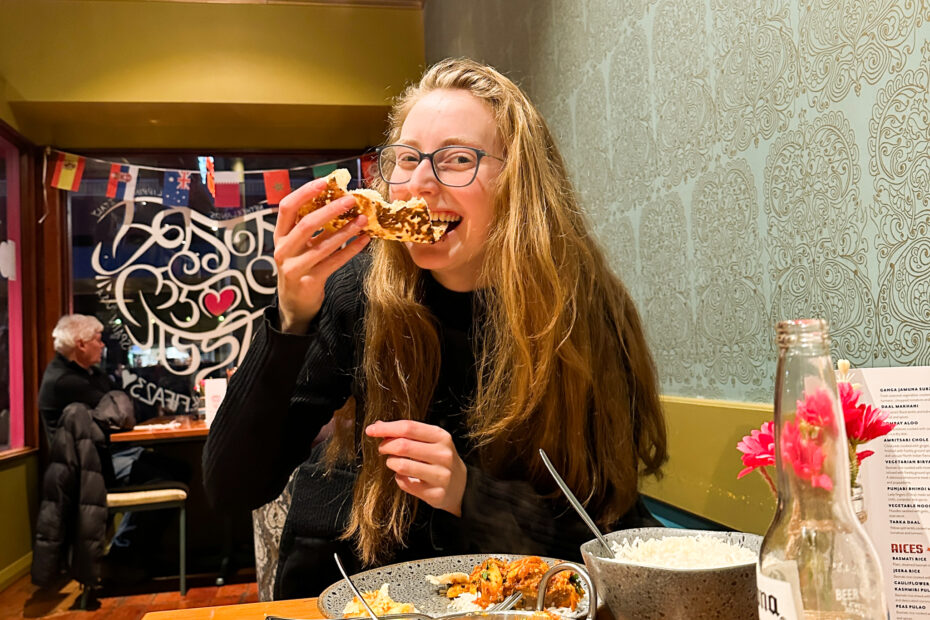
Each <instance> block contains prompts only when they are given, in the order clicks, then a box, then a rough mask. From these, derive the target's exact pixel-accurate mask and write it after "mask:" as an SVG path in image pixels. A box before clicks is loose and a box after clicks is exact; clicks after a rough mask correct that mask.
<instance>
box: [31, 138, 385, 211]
mask: <svg viewBox="0 0 930 620" xmlns="http://www.w3.org/2000/svg"><path fill="white" fill-rule="evenodd" d="M87 162H94V163H98V164H103V165H105V166H108V167H109V171H110V172H109V176H108V178H107V191H106V196H107V197H108V198H116V199H119V200H131V199H132V198H134V197H135V191H136V182H137V181H138V179H139V178H140V173H141V171H143V170H150V171H155V172H162V173H164V180H163V183H162V188H163V189H162V204H164V205H165V206H172V207H186V206H187V205H188V204H189V201H190V189H191V179H192V178H193V176H194V175H198V176H199V177H200V178H201V179H202V180H203V184H204V186H206V187H207V189H208V191H209V192H210V194H211V196H212V197H213V200H214V205H215V206H216V207H217V208H218V209H237V208H240V207H241V206H242V204H241V194H240V183H241V182H243V181H244V176H243V175H249V174H260V175H262V177H263V181H264V187H265V195H266V201H267V203H268V204H270V205H277V204H279V203H280V202H281V199H282V198H284V197H285V196H287V195H288V194H289V193H290V192H291V178H290V177H291V173H292V172H300V171H306V170H309V171H310V172H311V174H312V175H313V177H314V178H319V177H322V176H326V175H327V174H329V173H330V172H332V171H333V170H335V169H336V168H339V167H349V168H350V166H351V167H354V168H355V169H356V171H358V174H359V183H362V182H365V183H366V184H367V183H370V181H371V177H370V174H369V168H370V166H371V162H372V159H371V156H370V154H365V155H355V156H351V157H344V158H341V159H334V160H330V161H324V162H320V163H316V164H310V165H306V166H295V167H291V168H286V169H261V170H242V171H238V172H237V171H219V172H217V171H215V170H214V163H213V158H212V157H199V158H198V162H199V167H200V169H199V170H183V169H174V168H163V167H158V166H145V165H141V164H139V165H136V164H126V163H119V162H112V161H108V160H105V159H97V158H95V157H85V156H83V155H77V154H75V153H68V152H65V151H60V150H57V149H52V148H46V151H45V161H44V162H43V169H44V170H50V171H51V175H52V176H51V180H50V184H51V186H52V187H55V188H58V189H63V190H67V191H71V192H76V191H78V190H79V188H80V186H81V180H82V178H83V175H84V168H85V165H86V163H87ZM353 163H354V166H352V164H353ZM350 169H351V168H350Z"/></svg>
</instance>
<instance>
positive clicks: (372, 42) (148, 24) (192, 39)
mask: <svg viewBox="0 0 930 620" xmlns="http://www.w3.org/2000/svg"><path fill="white" fill-rule="evenodd" d="M422 64H423V27H422V14H421V12H420V11H417V10H410V9H387V8H385V9H374V8H346V7H339V6H316V5H304V6H299V5H283V4H282V5H278V4H276V5H256V4H213V3H209V4H190V3H174V2H140V1H138V0H122V1H119V2H116V1H106V0H102V1H101V0H83V1H80V2H78V1H75V0H3V1H2V2H0V118H3V120H5V121H6V122H8V123H10V124H11V125H13V126H14V127H17V128H19V130H20V131H22V132H23V133H24V134H25V135H26V136H27V137H29V138H31V139H32V140H33V141H36V142H39V143H45V142H51V143H55V144H57V145H59V146H65V145H68V146H122V145H115V144H113V142H114V141H117V142H118V141H119V134H125V133H127V131H128V132H129V133H130V134H131V133H133V131H134V127H137V128H138V129H140V130H141V131H142V132H143V133H145V132H148V134H150V135H152V137H153V139H156V140H157V138H158V134H159V132H160V131H166V132H168V133H169V134H171V133H172V132H174V133H175V134H176V135H177V136H178V137H180V138H182V139H183V138H184V136H185V132H183V131H176V132H175V131H174V130H175V128H176V127H179V126H180V127H188V128H190V129H196V127H197V126H198V125H203V124H206V125H208V126H210V127H212V128H213V129H214V132H213V133H204V134H200V133H198V134H197V137H198V138H200V139H202V140H204V141H205V142H203V143H202V144H201V145H206V146H218V145H217V144H216V143H215V142H214V140H213V139H212V138H214V137H220V138H224V137H225V138H226V139H227V140H228V135H227V136H223V135H222V130H223V129H225V130H226V133H227V134H228V133H230V132H236V131H238V130H239V129H240V128H244V129H245V131H244V133H246V134H247V135H248V134H249V133H250V132H253V131H255V130H257V129H259V128H261V127H263V126H265V125H266V124H267V125H270V126H271V129H270V130H269V133H270V134H272V135H276V131H277V130H276V126H275V123H276V121H278V119H277V118H276V113H275V107H276V106H282V107H285V108H288V111H287V112H286V113H285V114H284V117H285V119H286V120H287V122H288V124H289V125H288V127H287V128H285V130H284V131H281V132H277V133H279V134H280V135H282V136H286V135H287V133H288V131H293V130H295V129H297V130H299V128H300V126H301V123H309V124H310V125H313V119H312V118H310V117H312V116H313V115H314V113H315V112H316V111H317V110H318V109H320V110H324V111H329V119H330V121H331V120H332V115H333V110H334V109H335V110H337V111H338V110H342V111H343V116H341V117H339V116H338V115H337V118H336V121H337V123H338V122H340V121H342V120H345V121H346V124H347V125H348V126H347V127H345V128H344V130H345V131H347V132H352V131H353V127H352V125H357V124H359V123H370V117H371V116H372V112H373V109H376V110H377V112H378V114H377V117H378V118H379V121H380V122H379V126H378V129H379V130H380V128H381V126H383V111H384V106H385V105H386V104H387V103H388V101H389V99H390V97H392V96H393V95H396V94H397V93H398V92H399V91H400V90H401V89H402V88H403V86H404V85H405V84H406V83H408V82H409V81H410V80H412V79H414V78H415V77H417V75H418V74H419V72H420V71H421V70H422ZM113 104H119V105H120V106H122V111H121V112H119V114H118V115H117V116H118V119H117V120H118V121H119V123H120V128H119V131H118V132H108V131H107V130H106V120H107V119H108V117H109V115H111V114H113V109H114V107H115V106H114V105H113ZM124 104H131V105H128V106H126V105H124ZM191 104H194V105H193V107H191ZM184 105H186V106H187V107H177V106H184ZM268 106H272V108H271V109H270V110H269V109H268ZM216 114H220V115H221V116H222V123H217V122H215V120H211V117H213V116H215V115H216ZM358 114H361V116H360V117H359V116H358ZM127 116H128V117H129V118H128V119H127ZM302 117H303V119H302ZM127 120H130V121H132V122H126V121H127ZM328 124H330V125H331V124H332V123H331V122H330V123H328ZM317 125H319V123H317ZM69 127H70V129H69ZM74 127H79V128H82V132H83V133H75V131H74V129H73V128H74ZM85 134H89V135H85ZM110 134H113V135H110ZM95 135H96V137H94V136H95ZM62 138H63V139H62ZM125 139H126V140H128V141H130V142H133V141H135V142H140V140H138V138H134V137H133V136H132V135H130V136H126V138H125ZM187 140H188V141H190V138H187ZM95 141H96V143H94V142H95ZM246 141H250V142H251V143H250V144H247V145H245V146H259V147H260V146H270V147H274V146H275V145H274V144H268V145H262V144H258V142H260V141H261V140H260V139H259V140H256V139H253V138H249V139H247V140H246ZM141 142H143V143H142V144H137V145H138V146H168V145H167V144H149V143H146V142H145V141H144V140H142V141H141ZM162 142H164V140H162ZM233 142H234V141H233ZM322 142H324V144H316V145H306V144H304V146H319V147H327V148H332V147H334V146H342V145H332V144H329V143H326V142H327V141H325V140H324V141H322Z"/></svg>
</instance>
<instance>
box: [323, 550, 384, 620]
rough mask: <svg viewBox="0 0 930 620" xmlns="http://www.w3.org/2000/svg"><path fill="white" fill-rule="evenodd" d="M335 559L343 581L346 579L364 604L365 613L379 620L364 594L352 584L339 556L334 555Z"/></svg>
mask: <svg viewBox="0 0 930 620" xmlns="http://www.w3.org/2000/svg"><path fill="white" fill-rule="evenodd" d="M333 557H334V558H335V559H336V566H338V567H339V572H340V573H342V577H343V579H345V580H346V583H347V584H349V589H351V590H352V592H353V593H354V594H355V596H357V597H358V600H359V601H360V602H361V603H362V607H364V608H365V611H367V612H368V615H369V616H371V620H379V618H378V616H377V614H375V612H374V610H373V609H372V608H371V606H370V605H369V604H368V601H366V600H365V597H364V596H362V593H361V592H359V590H358V588H356V587H355V584H354V583H352V580H351V579H349V574H348V573H347V572H346V569H344V568H343V567H342V561H340V560H339V554H338V553H334V554H333Z"/></svg>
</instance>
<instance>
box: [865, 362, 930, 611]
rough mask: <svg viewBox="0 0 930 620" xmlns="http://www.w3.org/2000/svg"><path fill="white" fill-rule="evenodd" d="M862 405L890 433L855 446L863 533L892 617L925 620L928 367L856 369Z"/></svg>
mask: <svg viewBox="0 0 930 620" xmlns="http://www.w3.org/2000/svg"><path fill="white" fill-rule="evenodd" d="M850 378H851V379H852V381H853V383H854V384H859V385H858V386H857V387H858V389H860V390H861V391H862V398H861V400H860V402H862V403H868V404H872V405H873V406H877V407H881V408H882V409H883V410H884V411H886V412H887V413H888V420H889V421H890V422H894V423H895V424H896V425H897V426H895V428H894V430H892V431H891V432H890V433H888V434H887V435H885V436H884V437H879V438H877V439H873V440H872V441H870V442H868V443H867V444H865V445H864V446H861V447H860V448H859V451H860V452H861V451H862V450H874V451H875V454H874V455H872V456H870V457H868V458H867V459H865V460H864V461H863V462H862V466H861V469H860V472H859V481H860V483H861V484H862V487H863V490H864V495H865V508H866V511H867V513H868V519H867V520H866V522H865V529H866V531H867V532H868V533H869V536H870V537H871V538H872V542H873V543H874V544H875V548H876V550H877V551H878V555H879V558H880V559H881V563H882V572H883V576H884V579H885V593H886V597H887V600H888V608H889V611H890V614H891V616H890V617H891V618H893V619H894V620H912V619H913V620H916V619H918V618H928V617H930V367H926V366H921V367H910V368H908V367H904V368H860V369H856V370H853V371H852V373H851V377H850Z"/></svg>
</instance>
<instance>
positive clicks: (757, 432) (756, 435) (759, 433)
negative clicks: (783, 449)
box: [736, 422, 775, 478]
mask: <svg viewBox="0 0 930 620" xmlns="http://www.w3.org/2000/svg"><path fill="white" fill-rule="evenodd" d="M736 449H737V450H739V451H740V452H742V453H743V456H742V459H743V465H745V466H746V468H745V469H744V470H742V471H741V472H740V473H739V474H737V476H736V477H737V478H742V477H743V476H745V475H746V474H748V473H750V472H752V471H753V470H754V469H756V468H758V467H766V466H768V465H774V464H775V425H774V424H773V423H772V422H764V423H763V424H762V427H761V428H759V429H754V430H753V431H752V432H751V433H750V434H749V435H746V436H745V437H743V440H742V441H740V442H739V443H738V444H736Z"/></svg>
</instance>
